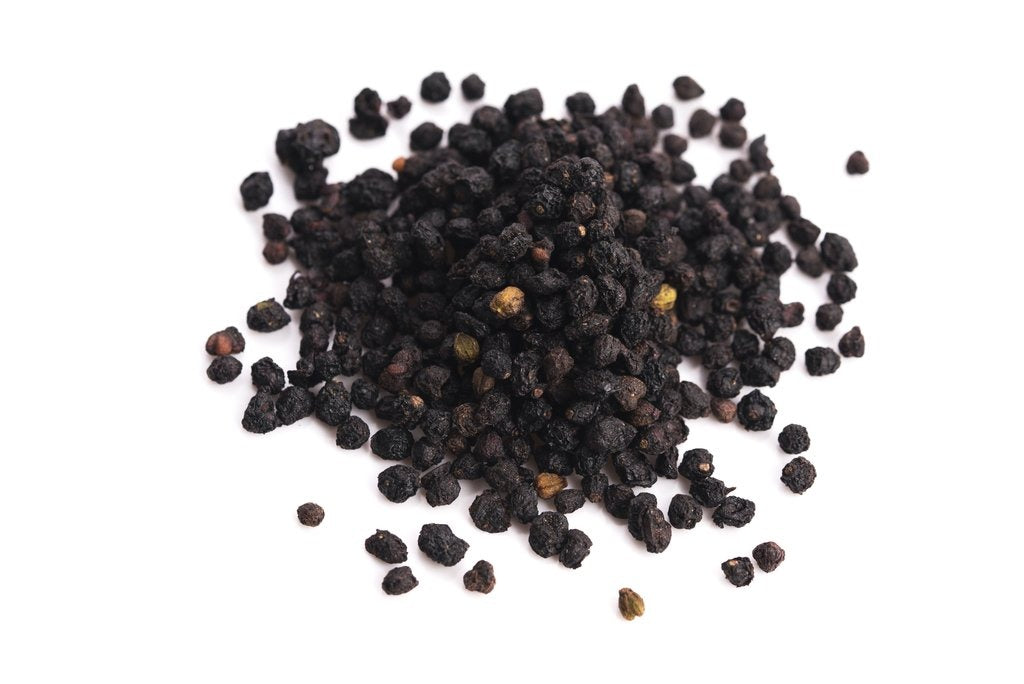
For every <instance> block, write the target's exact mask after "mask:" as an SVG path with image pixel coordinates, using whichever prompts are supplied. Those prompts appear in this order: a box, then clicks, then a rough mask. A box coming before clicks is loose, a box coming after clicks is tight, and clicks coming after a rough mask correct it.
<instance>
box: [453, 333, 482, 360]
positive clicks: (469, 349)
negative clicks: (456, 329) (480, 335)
mask: <svg viewBox="0 0 1024 684" xmlns="http://www.w3.org/2000/svg"><path fill="white" fill-rule="evenodd" d="M455 356H456V357H458V359H459V361H462V362H463V363H473V362H474V361H476V359H477V357H478V356H480V343H479V342H477V341H476V338H475V337H470V336H469V335H467V334H466V333H458V334H456V335H455Z"/></svg>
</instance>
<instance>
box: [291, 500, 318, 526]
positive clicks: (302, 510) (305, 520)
mask: <svg viewBox="0 0 1024 684" xmlns="http://www.w3.org/2000/svg"><path fill="white" fill-rule="evenodd" d="M296 513H297V514H298V516H299V522H300V523H302V524H303V525H305V526H306V527H316V526H317V525H319V524H320V523H322V522H323V521H324V509H323V508H322V507H321V506H319V505H317V504H315V503H304V504H302V505H301V506H299V508H298V510H297V511H296Z"/></svg>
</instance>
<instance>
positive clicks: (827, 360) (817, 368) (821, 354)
mask: <svg viewBox="0 0 1024 684" xmlns="http://www.w3.org/2000/svg"><path fill="white" fill-rule="evenodd" d="M839 361H840V359H839V354H836V353H835V351H833V350H832V349H829V348H828V347H814V348H812V349H808V350H807V351H806V352H804V362H805V363H806V365H807V372H808V373H810V374H811V375H830V374H832V373H835V372H836V371H837V370H839Z"/></svg>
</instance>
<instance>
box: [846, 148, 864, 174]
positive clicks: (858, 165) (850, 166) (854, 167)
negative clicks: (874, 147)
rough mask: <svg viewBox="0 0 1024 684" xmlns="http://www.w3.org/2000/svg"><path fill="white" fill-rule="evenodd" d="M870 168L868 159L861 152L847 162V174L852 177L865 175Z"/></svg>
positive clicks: (851, 156)
mask: <svg viewBox="0 0 1024 684" xmlns="http://www.w3.org/2000/svg"><path fill="white" fill-rule="evenodd" d="M869 168H870V164H868V158H867V157H865V156H864V153H863V152H861V151H860V150H857V151H856V152H854V153H853V154H851V155H850V158H849V159H847V160H846V173H848V174H850V175H851V176H853V175H860V174H865V173H867V172H868V169H869Z"/></svg>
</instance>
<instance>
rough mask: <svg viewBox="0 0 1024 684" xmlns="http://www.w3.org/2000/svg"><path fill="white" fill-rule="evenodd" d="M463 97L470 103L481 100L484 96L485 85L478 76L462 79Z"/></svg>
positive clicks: (471, 75) (473, 75)
mask: <svg viewBox="0 0 1024 684" xmlns="http://www.w3.org/2000/svg"><path fill="white" fill-rule="evenodd" d="M461 87H462V96H463V97H464V98H466V99H467V100H469V101H470V102H472V101H474V100H479V99H480V98H482V97H483V96H484V88H485V84H484V81H483V79H482V78H480V77H479V76H477V75H476V74H470V75H469V76H467V77H466V78H464V79H462V84H461Z"/></svg>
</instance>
